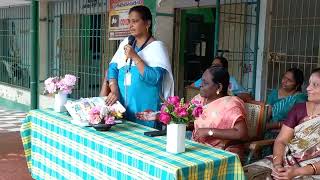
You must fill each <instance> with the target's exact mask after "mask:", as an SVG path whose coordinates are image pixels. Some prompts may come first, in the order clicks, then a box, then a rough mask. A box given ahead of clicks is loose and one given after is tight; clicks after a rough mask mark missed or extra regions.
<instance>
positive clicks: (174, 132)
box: [166, 124, 186, 154]
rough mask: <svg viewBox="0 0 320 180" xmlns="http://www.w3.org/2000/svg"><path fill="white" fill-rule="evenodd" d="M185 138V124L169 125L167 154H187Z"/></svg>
mask: <svg viewBox="0 0 320 180" xmlns="http://www.w3.org/2000/svg"><path fill="white" fill-rule="evenodd" d="M185 136H186V125H185V124H168V125H167V147H166V150H167V152H169V153H173V154H177V153H181V152H185Z"/></svg>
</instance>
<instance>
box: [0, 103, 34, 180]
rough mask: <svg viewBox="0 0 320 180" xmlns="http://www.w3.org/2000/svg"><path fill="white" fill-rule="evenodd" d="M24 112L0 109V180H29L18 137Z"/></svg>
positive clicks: (19, 137)
mask: <svg viewBox="0 0 320 180" xmlns="http://www.w3.org/2000/svg"><path fill="white" fill-rule="evenodd" d="M25 116H26V113H25V112H19V111H14V110H8V109H5V108H3V107H0V180H31V179H32V178H31V176H30V174H29V171H28V168H27V163H26V159H25V156H24V150H23V146H22V141H21V136H20V132H19V131H20V126H21V121H22V120H23V118H24V117H25Z"/></svg>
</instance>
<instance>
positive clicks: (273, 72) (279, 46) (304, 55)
mask: <svg viewBox="0 0 320 180" xmlns="http://www.w3.org/2000/svg"><path fill="white" fill-rule="evenodd" d="M319 9H320V0H303V1H301V0H273V1H272V15H271V29H270V44H269V54H268V71H269V73H268V84H267V87H268V89H274V88H278V87H279V84H280V81H281V76H282V74H284V72H285V71H286V70H287V69H289V68H290V67H298V68H300V69H301V70H302V71H303V72H304V73H305V81H306V82H308V79H309V75H310V73H311V70H312V69H313V68H316V67H319V66H320V61H319V52H320V49H319V42H320V41H319V40H320V26H319V24H320V11H319ZM305 84H306V83H305Z"/></svg>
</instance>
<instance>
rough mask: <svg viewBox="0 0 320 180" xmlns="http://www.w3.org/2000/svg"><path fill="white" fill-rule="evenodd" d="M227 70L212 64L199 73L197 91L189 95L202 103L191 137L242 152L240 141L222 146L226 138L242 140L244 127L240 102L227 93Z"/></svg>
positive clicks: (241, 103)
mask: <svg viewBox="0 0 320 180" xmlns="http://www.w3.org/2000/svg"><path fill="white" fill-rule="evenodd" d="M228 86H229V73H228V71H227V70H226V69H225V68H223V67H215V66H212V67H210V68H208V69H207V70H206V71H205V72H204V74H203V75H202V82H201V85H200V94H199V95H197V96H195V97H194V98H193V101H199V102H201V104H202V105H203V107H204V108H203V113H202V114H201V115H200V117H198V118H196V120H195V121H194V126H193V127H194V130H193V133H192V139H193V140H194V141H197V142H199V143H203V144H207V145H209V146H213V147H215V148H220V149H224V150H227V151H231V152H234V153H236V154H238V155H239V156H240V157H242V156H243V151H242V150H243V148H242V147H241V145H235V146H229V147H226V146H225V145H226V143H225V142H226V141H246V140H247V139H248V129H247V125H246V121H245V117H246V112H245V107H244V102H243V101H242V100H241V99H240V98H238V97H236V96H228V95H227V93H228Z"/></svg>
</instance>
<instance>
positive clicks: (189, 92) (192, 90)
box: [184, 86, 200, 101]
mask: <svg viewBox="0 0 320 180" xmlns="http://www.w3.org/2000/svg"><path fill="white" fill-rule="evenodd" d="M199 93H200V89H199V88H196V87H193V86H187V87H185V89H184V97H185V100H186V101H190V100H191V99H192V98H193V97H195V96H196V95H198V94H199Z"/></svg>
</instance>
